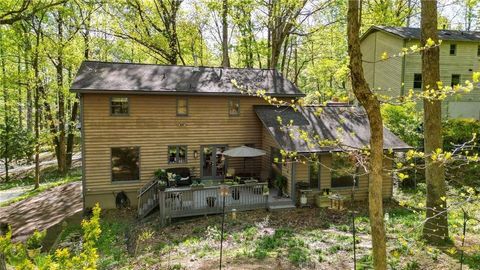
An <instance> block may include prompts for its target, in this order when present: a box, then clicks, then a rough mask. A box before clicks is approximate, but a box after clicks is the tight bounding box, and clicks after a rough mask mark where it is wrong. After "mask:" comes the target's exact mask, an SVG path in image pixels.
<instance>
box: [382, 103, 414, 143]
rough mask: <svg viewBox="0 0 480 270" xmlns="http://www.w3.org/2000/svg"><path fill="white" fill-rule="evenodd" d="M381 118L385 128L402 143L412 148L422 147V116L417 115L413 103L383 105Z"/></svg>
mask: <svg viewBox="0 0 480 270" xmlns="http://www.w3.org/2000/svg"><path fill="white" fill-rule="evenodd" d="M382 116H383V120H384V124H385V126H386V127H387V128H388V129H389V130H390V131H391V132H393V133H394V134H395V135H397V136H398V137H400V139H402V140H403V141H404V142H406V143H407V144H409V145H410V146H413V147H421V146H422V145H423V134H422V132H423V131H422V115H421V114H420V113H417V110H416V108H415V103H413V102H410V103H406V104H403V105H401V106H400V105H391V104H384V105H383V106H382Z"/></svg>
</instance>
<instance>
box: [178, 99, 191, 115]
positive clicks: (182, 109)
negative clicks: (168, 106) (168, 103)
mask: <svg viewBox="0 0 480 270" xmlns="http://www.w3.org/2000/svg"><path fill="white" fill-rule="evenodd" d="M177 116H188V98H186V97H178V98H177Z"/></svg>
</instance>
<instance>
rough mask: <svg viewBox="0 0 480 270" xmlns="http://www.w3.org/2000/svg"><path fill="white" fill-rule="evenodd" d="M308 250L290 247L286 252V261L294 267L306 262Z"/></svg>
mask: <svg viewBox="0 0 480 270" xmlns="http://www.w3.org/2000/svg"><path fill="white" fill-rule="evenodd" d="M308 255H309V254H308V249H306V248H304V247H292V248H290V249H289V250H288V260H289V261H290V262H291V263H293V264H294V265H296V266H299V265H301V264H303V263H306V262H308Z"/></svg>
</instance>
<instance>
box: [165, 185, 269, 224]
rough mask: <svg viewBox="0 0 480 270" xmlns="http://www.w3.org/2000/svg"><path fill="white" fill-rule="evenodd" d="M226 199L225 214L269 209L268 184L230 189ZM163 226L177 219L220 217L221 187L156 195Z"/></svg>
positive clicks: (180, 190)
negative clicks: (204, 216) (208, 215)
mask: <svg viewBox="0 0 480 270" xmlns="http://www.w3.org/2000/svg"><path fill="white" fill-rule="evenodd" d="M228 187H229V194H228V195H227V196H226V197H225V211H226V212H228V211H231V210H232V209H236V210H238V211H245V210H253V209H259V208H267V207H268V192H267V193H266V195H265V194H264V193H265V192H264V191H265V190H267V188H266V187H267V183H251V184H242V185H232V186H228ZM158 202H159V206H160V217H161V221H162V225H165V224H166V222H167V220H170V219H172V218H178V217H188V216H198V215H207V214H218V213H222V207H223V198H222V196H221V195H220V186H212V187H184V188H170V189H166V190H164V191H161V190H159V191H158Z"/></svg>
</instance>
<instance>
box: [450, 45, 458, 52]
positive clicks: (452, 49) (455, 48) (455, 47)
mask: <svg viewBox="0 0 480 270" xmlns="http://www.w3.org/2000/svg"><path fill="white" fill-rule="evenodd" d="M456 54H457V44H450V55H456Z"/></svg>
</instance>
